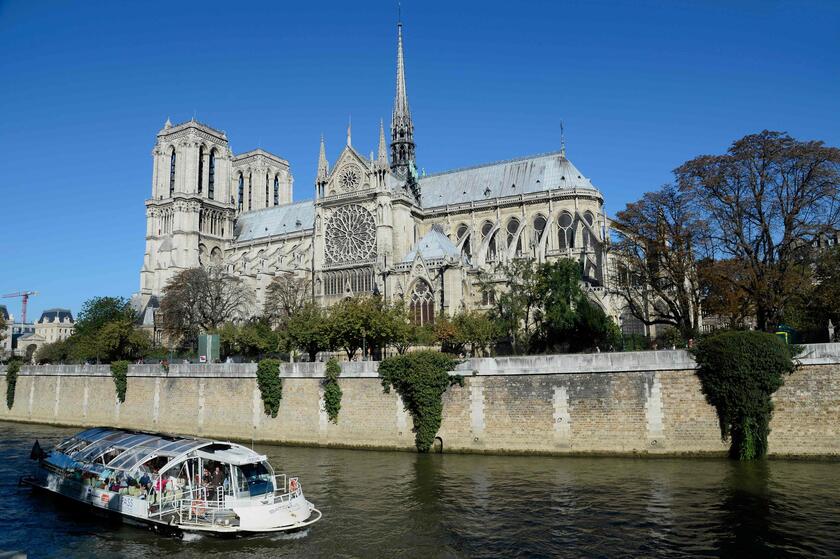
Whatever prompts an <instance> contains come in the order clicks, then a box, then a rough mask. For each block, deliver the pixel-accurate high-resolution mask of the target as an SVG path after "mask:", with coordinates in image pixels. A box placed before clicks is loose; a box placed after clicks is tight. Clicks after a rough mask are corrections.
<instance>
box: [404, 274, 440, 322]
mask: <svg viewBox="0 0 840 559" xmlns="http://www.w3.org/2000/svg"><path fill="white" fill-rule="evenodd" d="M409 317H410V318H411V321H412V322H413V323H414V324H416V325H417V326H423V325H424V324H434V322H435V294H434V291H433V290H432V284H431V283H430V282H428V281H427V280H426V279H424V278H417V279H416V280H415V281H414V283H413V284H412V286H411V289H410V290H409Z"/></svg>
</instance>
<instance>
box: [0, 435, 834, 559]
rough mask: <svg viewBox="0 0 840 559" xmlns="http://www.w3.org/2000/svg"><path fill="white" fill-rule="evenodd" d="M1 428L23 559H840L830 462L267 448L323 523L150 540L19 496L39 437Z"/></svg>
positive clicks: (10, 520) (6, 485)
mask: <svg viewBox="0 0 840 559" xmlns="http://www.w3.org/2000/svg"><path fill="white" fill-rule="evenodd" d="M75 431H77V430H76V429H64V428H57V427H47V426H37V425H25V424H12V423H2V422H0V457H2V460H0V487H2V492H3V493H2V494H3V498H2V500H0V554H2V551H12V550H18V551H25V552H27V553H28V554H29V557H132V558H138V559H140V558H160V557H162V556H164V555H170V554H177V555H178V556H179V557H202V558H207V557H225V558H237V557H365V558H367V557H422V558H424V559H431V558H435V557H598V556H600V557H696V556H727V557H744V558H752V557H779V556H803V557H804V556H808V557H813V556H837V555H840V482H838V473H839V472H840V464H838V463H837V462H820V461H788V460H770V461H766V462H758V463H753V464H739V463H734V462H731V461H728V460H724V459H709V458H680V459H670V458H657V459H644V458H635V459H634V458H549V457H514V456H469V455H461V456H459V455H446V454H444V455H417V454H413V453H407V452H372V451H353V450H334V449H319V448H299V447H282V446H260V447H259V448H258V450H260V451H261V452H264V453H266V454H267V455H268V456H269V457H270V460H271V462H272V463H273V464H275V465H276V466H277V467H278V470H280V471H285V472H288V473H292V474H298V475H300V477H301V482H302V485H303V489H304V492H305V494H306V496H307V498H308V499H309V500H310V501H312V502H314V503H315V505H316V506H317V507H318V508H319V509H321V510H322V511H323V513H324V518H323V520H322V521H321V522H319V523H317V524H315V525H314V526H312V527H311V528H309V529H308V530H306V531H304V532H300V533H296V534H292V535H272V536H265V537H262V536H258V537H249V538H242V539H234V540H222V539H217V538H213V537H209V536H208V537H202V536H187V538H185V539H184V540H181V539H177V538H174V537H164V536H159V535H156V534H153V533H151V532H149V531H148V530H146V529H143V528H138V527H133V526H126V525H121V524H119V523H118V522H116V521H113V520H108V519H105V518H100V517H95V516H90V515H88V514H86V511H85V509H81V508H78V507H76V506H72V505H69V504H67V503H65V502H64V501H60V500H58V499H56V498H53V497H50V496H49V495H41V494H37V493H32V492H31V490H29V489H25V488H18V487H17V479H18V476H19V475H20V474H22V473H25V472H28V471H29V470H30V469H31V468H32V463H31V462H30V461H29V459H28V455H29V451H30V448H31V446H32V442H33V441H34V440H35V439H39V440H40V441H41V443H42V444H43V445H44V447H45V448H47V447H48V446H50V445H52V444H54V443H55V442H57V441H58V440H60V439H61V438H63V437H66V436H69V435H70V434H72V433H74V432H75Z"/></svg>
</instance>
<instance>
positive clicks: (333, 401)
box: [323, 358, 342, 423]
mask: <svg viewBox="0 0 840 559" xmlns="http://www.w3.org/2000/svg"><path fill="white" fill-rule="evenodd" d="M340 374H341V365H339V364H338V361H336V360H335V358H332V359H330V360H329V361H327V370H326V374H325V375H324V382H323V386H324V409H325V410H326V411H327V416H328V417H329V418H330V421H332V422H333V423H338V411H339V410H340V409H341V395H342V393H341V387H340V386H339V385H338V375H340Z"/></svg>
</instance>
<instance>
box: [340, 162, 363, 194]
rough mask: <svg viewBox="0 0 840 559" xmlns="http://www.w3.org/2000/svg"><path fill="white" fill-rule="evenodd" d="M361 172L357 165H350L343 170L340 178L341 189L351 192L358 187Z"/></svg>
mask: <svg viewBox="0 0 840 559" xmlns="http://www.w3.org/2000/svg"><path fill="white" fill-rule="evenodd" d="M361 180H362V179H361V173H360V172H359V169H358V167H356V166H355V165H348V166H347V167H345V168H344V169H343V170H342V171H341V176H340V177H339V179H338V182H339V184H340V185H341V189H342V190H343V191H344V192H349V191H351V190H354V189H356V188H358V186H359V183H360V182H361Z"/></svg>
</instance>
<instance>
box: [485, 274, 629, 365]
mask: <svg viewBox="0 0 840 559" xmlns="http://www.w3.org/2000/svg"><path fill="white" fill-rule="evenodd" d="M501 269H502V271H503V272H502V273H503V275H507V276H509V277H510V278H511V283H510V286H509V288H508V289H507V290H506V291H504V292H502V293H501V294H499V295H498V296H497V297H496V304H495V306H494V307H493V309H491V311H490V314H489V318H490V319H491V320H492V321H494V322H495V323H496V327H497V328H499V330H500V331H501V334H502V335H503V336H507V338H508V339H509V341H510V343H511V346H512V348H513V350H514V352H515V353H524V352H529V351H530V352H545V351H585V350H591V349H595V348H598V349H609V348H610V347H615V346H617V345H618V344H619V341H620V332H619V330H618V326H617V325H616V324H615V323H614V322H613V320H612V319H611V318H610V317H609V316H607V315H606V313H604V311H603V309H601V307H600V306H599V305H598V304H597V303H595V302H593V301H592V300H591V299H590V298H589V296H588V294H587V293H586V292H585V291H584V290H583V287H582V282H581V277H582V270H581V265H580V263H579V262H577V261H575V260H571V259H567V258H563V259H560V260H557V261H555V262H545V263H542V264H536V263H534V262H532V261H529V260H514V261H513V262H512V263H510V264H507V265H504V266H503V267H502V268H501Z"/></svg>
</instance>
